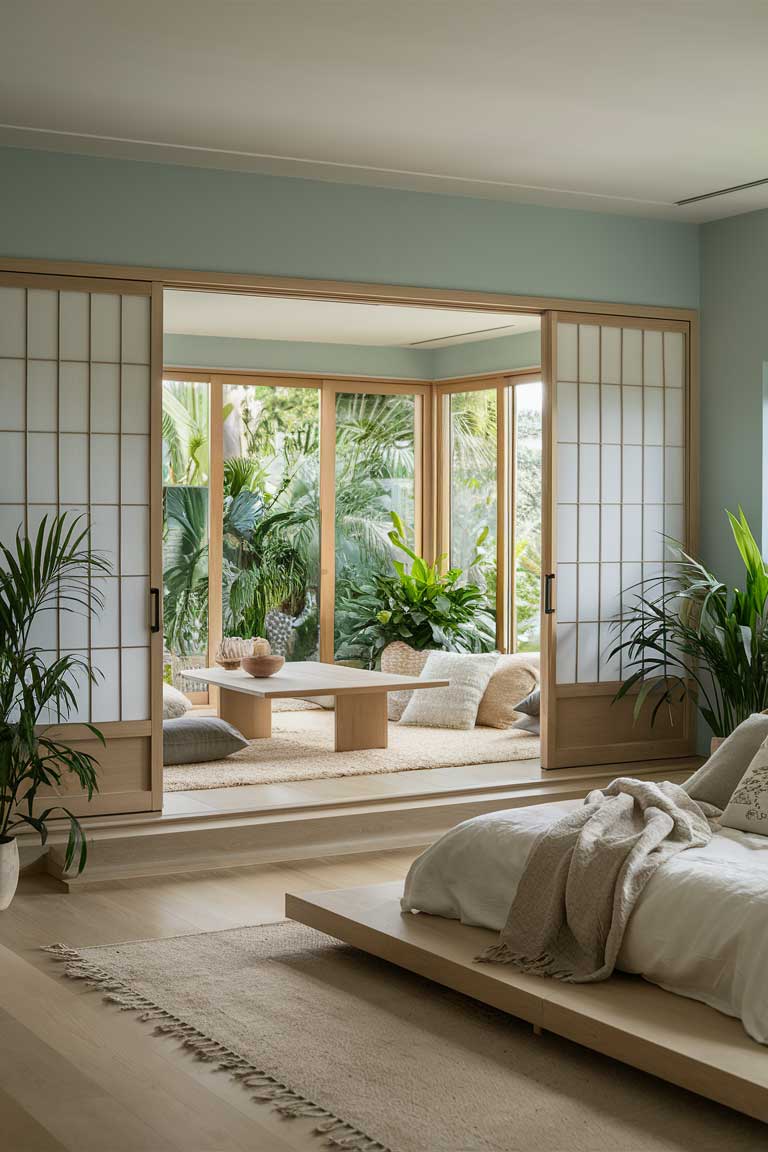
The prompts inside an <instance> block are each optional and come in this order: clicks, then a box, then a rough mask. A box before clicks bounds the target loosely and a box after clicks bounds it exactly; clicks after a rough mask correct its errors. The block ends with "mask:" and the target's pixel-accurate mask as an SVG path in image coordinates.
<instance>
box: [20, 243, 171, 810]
mask: <svg viewBox="0 0 768 1152" xmlns="http://www.w3.org/2000/svg"><path fill="white" fill-rule="evenodd" d="M45 264H46V262H44V261H43V262H40V261H11V262H8V261H3V260H0V286H2V287H15V288H23V289H26V290H35V289H39V290H48V291H54V292H82V293H86V294H103V295H110V294H114V295H116V296H117V297H119V298H122V297H131V296H141V297H144V298H146V299H147V300H148V302H149V322H150V329H149V332H150V348H149V364H148V365H147V367H148V372H149V397H148V403H149V433H148V440H149V444H148V449H149V461H148V470H149V473H148V487H149V503H148V515H149V525H150V527H149V531H150V540H149V572H148V574H147V590H148V593H149V592H150V590H151V589H153V588H161V587H162V528H161V525H162V371H163V357H162V340H163V332H162V310H163V286H162V284H160V283H158V282H153V281H152V280H151V279H147V278H145V277H139V276H134V277H133V278H132V279H130V280H129V279H125V278H122V277H109V276H107V275H106V274H105V273H104V272H103V271H102V270H101V269H100V271H99V273H98V274H95V275H92V276H86V275H83V274H82V271H81V272H79V273H75V274H74V275H72V274H70V272H69V270H68V269H69V266H68V265H64V266H62V270H61V271H59V272H53V271H52V270H51V268H50V267H47V270H45V269H42V270H38V269H39V267H40V266H41V265H45ZM10 265H14V267H11V266H10ZM121 315H122V312H121ZM90 322H91V321H90V319H89V321H88V323H89V325H90ZM120 323H122V320H121V321H120ZM57 326H60V316H59V319H58V321H57ZM57 331H58V332H59V335H60V327H57ZM88 339H89V342H90V335H89V337H88ZM19 359H21V360H22V361H23V362H24V363H25V365H28V363H29V359H30V357H29V356H28V349H25V353H24V356H22V357H19ZM42 359H43V360H45V361H46V362H53V363H55V364H57V365H58V366H59V367H58V369H57V372H58V373H60V365H61V364H62V363H63V362H65V361H63V360H62V359H61V358H60V349H59V350H57V354H56V356H55V357H52V358H42ZM78 362H79V363H83V364H87V365H88V369H89V372H88V379H89V413H90V386H91V382H92V368H93V365H94V363H96V361H94V360H93V358H92V350H91V347H90V346H89V348H88V359H87V361H86V360H85V359H83V360H81V361H78ZM110 363H113V362H112V361H110ZM142 363H143V362H142ZM116 365H117V367H118V372H119V375H118V379H119V381H120V385H119V386H120V390H122V379H123V371H122V370H123V367H124V365H125V361H124V360H123V358H122V348H121V351H120V359H119V360H118V361H117V362H116ZM25 389H27V390H28V371H26V370H25ZM58 389H60V375H59V376H58V377H57V390H58ZM57 395H58V391H57ZM119 396H120V397H121V391H120V393H119ZM58 403H59V400H58V399H57V407H58ZM118 411H119V419H120V431H119V432H118V433H117V435H118V436H120V435H121V434H122V408H121V402H120V399H118ZM0 427H2V420H1V419H0ZM29 433H30V429H29V426H28V421H27V419H26V417H25V426H24V429H23V435H24V438H25V467H27V464H28V460H29V443H28V440H29ZM61 433H62V430H61V428H57V429H56V430H55V431H53V432H52V434H54V435H56V436H57V438H58V437H60V435H61ZM84 434H85V435H86V436H87V437H89V439H90V437H91V436H92V429H91V421H90V415H89V416H88V427H87V431H86V432H85V433H84ZM88 450H89V452H90V447H89V449H88ZM58 451H59V448H58V447H57V453H58ZM120 451H121V448H119V449H118V452H120ZM57 463H58V461H57ZM87 472H88V500H87V501H86V503H87V505H88V506H93V504H94V502H93V501H92V500H91V493H90V485H91V479H90V468H88V469H87ZM25 488H26V482H25ZM14 503H19V504H21V505H22V506H23V507H24V510H25V512H24V515H25V523H27V522H28V515H29V508H30V507H33V506H34V504H35V503H36V502H30V500H29V493H28V492H27V491H25V497H24V500H22V501H14ZM53 503H54V502H53V501H52V502H51V504H52V505H53ZM63 503H64V502H62V501H61V493H60V489H59V490H58V491H57V499H56V501H55V507H56V511H57V512H60V511H61V509H62V504H63ZM117 507H118V509H122V507H123V502H122V490H120V491H119V495H118V505H117ZM121 517H122V512H121V511H120V512H118V536H119V537H120V536H121ZM119 555H120V556H122V540H120V543H119ZM122 575H123V573H122V572H118V573H117V578H118V580H119V579H120V578H121V577H122ZM160 599H161V600H162V598H160ZM150 600H151V596H148V603H147V614H148V616H149V612H150V603H149V601H150ZM159 608H160V618H159V621H158V623H159V625H160V626H159V629H158V631H150V633H149V644H148V646H147V647H148V649H149V664H150V680H149V706H150V718H149V719H146V720H124V719H118V720H108V721H98V720H97V721H95V725H96V727H97V728H98V729H99V730H100V731H101V732H102V734H103V736H104V740H105V747H102V745H101V744H100V743H99V742H98V741H97V740H96V738H95V737H94V736H93V733H92V732H91V731H90V730H89V728H88V727H87V726H86V725H85V724H83V723H80V722H78V721H73V722H72V723H64V724H53V725H48V726H46V728H47V731H48V733H49V734H50V735H51V736H53V737H55V738H57V739H62V740H68V741H71V742H72V743H73V745H74V746H75V747H76V748H78V750H80V751H85V752H88V753H90V754H92V755H94V756H95V758H96V760H97V761H98V762H100V763H103V764H104V765H105V767H106V768H108V769H109V773H110V774H111V775H112V777H113V779H112V780H109V779H108V778H107V782H108V783H109V784H112V783H115V778H117V783H118V785H120V784H122V787H119V786H118V788H116V790H114V791H106V790H105V791H99V792H96V793H95V794H94V796H93V797H92V798H91V800H90V801H89V800H88V798H87V797H86V796H85V795H84V794H83V793H82V792H81V791H79V790H78V789H77V788H76V785H75V782H74V781H73V780H71V779H69V778H66V777H65V779H64V780H63V782H62V788H61V790H60V792H58V793H56V794H57V795H61V796H62V797H63V798H64V803H66V805H67V807H68V808H69V809H70V810H71V811H72V812H73V813H74V814H75V815H76V816H85V815H88V816H91V815H93V816H98V815H116V814H121V813H130V812H145V811H153V810H155V809H159V808H160V807H162V771H163V746H162V745H163V742H162V729H161V728H160V729H158V727H157V724H156V723H155V722H154V721H156V720H157V719H160V718H162V693H163V688H162V652H163V631H162V603H160V605H159ZM117 627H118V643H117V646H116V647H117V649H118V651H119V653H120V656H119V669H120V671H119V677H120V678H121V677H122V652H123V645H122V643H121V641H122V608H121V605H119V606H118V623H117ZM57 648H58V645H57ZM87 651H88V654H89V656H91V655H92V653H93V652H94V651H97V649H94V648H93V647H92V646H91V636H90V630H89V641H88V646H87ZM120 708H121V712H122V708H123V703H122V693H121V703H120ZM137 758H138V759H139V763H141V764H146V767H147V771H146V774H145V776H144V777H143V779H142V781H141V782H140V783H137V781H136V780H135V779H134V778H133V777H134V775H135V766H136V761H137ZM125 777H127V779H126V778H125ZM54 792H55V790H48V791H47V792H46V790H43V794H41V796H40V797H39V798H38V800H37V801H36V807H35V811H36V812H39V811H40V810H42V809H43V808H45V807H48V806H49V805H50V803H51V795H52V794H54Z"/></svg>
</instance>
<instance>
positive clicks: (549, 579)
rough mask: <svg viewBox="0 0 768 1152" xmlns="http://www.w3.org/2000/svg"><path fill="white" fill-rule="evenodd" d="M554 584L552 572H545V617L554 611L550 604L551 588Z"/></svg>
mask: <svg viewBox="0 0 768 1152" xmlns="http://www.w3.org/2000/svg"><path fill="white" fill-rule="evenodd" d="M554 583H555V574H554V572H547V574H546V575H545V577H544V612H545V614H546V615H547V616H551V615H552V613H553V612H554V611H555V607H554V605H553V603H552V587H553V585H554Z"/></svg>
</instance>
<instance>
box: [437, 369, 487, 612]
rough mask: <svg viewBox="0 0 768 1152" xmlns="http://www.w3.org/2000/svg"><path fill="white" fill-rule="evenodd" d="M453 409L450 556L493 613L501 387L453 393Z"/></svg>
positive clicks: (455, 566)
mask: <svg viewBox="0 0 768 1152" xmlns="http://www.w3.org/2000/svg"><path fill="white" fill-rule="evenodd" d="M448 413H449V476H450V479H449V494H450V495H449V500H450V535H449V540H450V544H449V559H450V564H451V567H452V568H461V570H462V572H463V573H464V575H465V578H466V579H467V581H471V582H472V583H474V584H477V585H479V587H480V588H482V589H483V590H484V591H485V592H486V594H487V596H488V600H489V601H490V604H491V611H492V612H494V613H495V604H496V577H497V559H496V519H497V460H496V454H497V431H496V426H497V415H498V414H497V389H496V388H495V387H494V388H483V389H478V390H476V391H472V392H454V393H452V394H451V395H450V396H449V397H448Z"/></svg>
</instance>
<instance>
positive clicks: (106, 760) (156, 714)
mask: <svg viewBox="0 0 768 1152" xmlns="http://www.w3.org/2000/svg"><path fill="white" fill-rule="evenodd" d="M161 316H162V304H161V297H160V293H159V291H158V290H155V294H154V299H153V289H152V285H151V284H144V283H134V282H129V283H127V284H126V283H112V282H110V281H106V280H105V281H99V280H79V279H76V278H70V277H37V276H26V275H25V276H21V275H20V276H13V275H6V276H2V278H0V536H1V537H2V539H3V541H4V542H5V543H6V544H9V543H11V542H12V541H13V538H14V536H15V534H16V530H17V528H19V526H21V529H22V532H26V533H28V534H30V535H32V534H33V533H34V532H35V531H36V530H37V528H38V526H39V524H40V522H41V521H42V519H43V517H44V516H46V515H47V516H49V517H50V516H51V515H55V514H57V513H65V512H69V513H72V514H73V515H81V516H83V517H84V523H85V524H87V525H89V526H90V531H91V540H92V546H93V548H94V549H97V550H98V551H100V552H101V553H103V554H104V555H105V556H106V557H107V558H108V559H109V561H110V564H111V567H112V572H111V575H109V576H108V577H99V578H98V587H99V589H100V591H101V593H102V595H103V599H104V608H103V611H102V612H101V613H100V614H96V613H92V614H91V615H90V616H88V615H85V614H83V615H76V614H73V613H68V612H63V611H62V612H57V611H55V610H52V611H50V612H48V613H46V614H45V618H42V619H41V620H40V623H39V626H38V628H37V634H36V637H35V640H36V643H37V644H39V645H40V647H41V648H42V649H43V651H44V652H45V653H46V654H49V655H50V657H51V658H52V659H53V658H56V657H57V655H59V654H62V653H64V652H68V651H72V652H78V653H80V654H81V655H82V656H84V657H86V658H87V659H89V661H90V662H91V664H92V666H93V667H94V668H95V669H96V670H97V671H98V680H97V682H96V683H94V684H89V683H87V682H85V681H84V680H82V681H81V682H80V683H79V684H78V700H77V708H76V711H75V712H73V713H72V714H70V715H69V716H68V717H60V716H53V715H52V716H49V717H48V718H47V719H48V721H49V723H51V724H54V725H58V724H61V723H65V722H66V724H67V734H66V735H67V738H68V739H69V740H71V741H74V742H76V743H77V744H78V746H79V747H81V748H83V749H86V750H88V751H90V752H93V754H94V755H95V756H97V758H98V760H99V762H100V765H101V770H100V774H99V785H100V789H99V793H98V795H97V796H96V797H95V799H94V801H93V803H92V804H91V805H87V804H86V802H85V799H84V798H81V797H79V796H77V795H74V796H68V797H67V803H68V804H69V805H70V807H72V808H73V809H74V810H76V811H79V812H85V811H88V812H93V813H108V812H115V813H116V812H131V811H143V810H148V809H151V808H153V807H157V808H159V807H160V790H159V785H160V778H161V773H162V726H161V723H160V715H161V707H162V705H161V694H162V688H161V662H162V631H161V629H160V611H161V605H160V597H159V593H158V592H155V591H154V589H159V588H160V587H161V573H160V572H159V570H158V569H159V564H160V540H161V536H160V522H159V516H160V499H159V496H160V485H159V480H160V468H159V465H160V455H159V448H160V439H159V414H160V407H159V397H160V392H159V387H160V378H159V372H158V367H159V366H158V364H157V352H158V350H159V348H160V347H161V334H162V332H161V330H162V319H161ZM92 587H93V588H94V589H95V588H96V587H97V578H96V577H94V578H93V579H92ZM153 718H156V722H155V723H154V724H153ZM84 722H92V723H93V724H95V725H97V726H98V727H99V728H100V729H101V730H102V732H103V733H104V736H105V737H106V740H107V746H106V748H105V749H104V748H102V747H101V745H99V744H98V743H97V742H96V741H95V740H94V739H93V737H92V736H91V734H90V733H89V731H88V729H87V728H85V727H84ZM153 783H154V789H153ZM153 792H154V795H153Z"/></svg>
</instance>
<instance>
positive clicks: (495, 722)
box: [477, 652, 539, 728]
mask: <svg viewBox="0 0 768 1152" xmlns="http://www.w3.org/2000/svg"><path fill="white" fill-rule="evenodd" d="M538 683H539V665H538V653H536V652H515V653H513V654H512V655H509V656H500V657H499V662H498V664H497V665H496V667H495V669H494V671H493V675H492V676H491V679H490V680H489V681H488V687H487V688H486V690H485V693H484V695H483V698H482V700H481V701H480V707H479V708H478V710H477V723H478V724H482V725H484V726H485V727H487V728H511V727H512V725H513V724H514V723H515V721H516V720H519V719H520V717H521V715H522V713H520V712H516V711H515V708H514V705H515V704H516V703H517V702H518V700H522V699H524V697H526V696H528V695H529V694H530V693H531V692H532V691H533V689H534V688H535V687H536V685H537V684H538Z"/></svg>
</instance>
